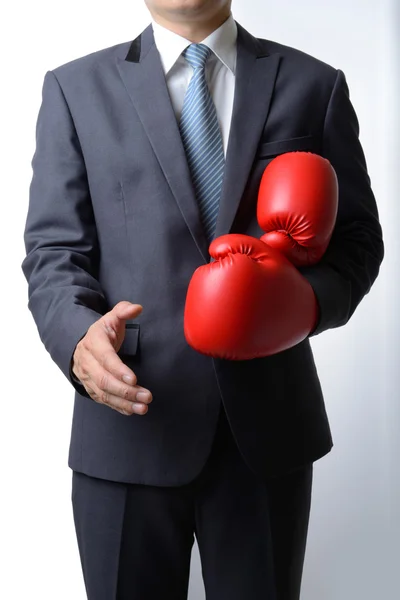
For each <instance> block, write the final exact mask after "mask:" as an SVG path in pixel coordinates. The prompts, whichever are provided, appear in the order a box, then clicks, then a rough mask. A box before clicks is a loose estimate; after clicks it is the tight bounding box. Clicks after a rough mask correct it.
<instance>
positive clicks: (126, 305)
mask: <svg viewBox="0 0 400 600" xmlns="http://www.w3.org/2000/svg"><path fill="white" fill-rule="evenodd" d="M142 310H143V306H142V305H141V304H133V303H132V302H128V301H127V300H122V301H121V302H118V304H116V305H115V306H114V308H113V309H112V310H111V311H110V313H109V314H110V315H112V317H116V318H117V319H119V320H122V321H125V320H126V319H135V318H136V317H138V316H139V315H140V313H141V312H142Z"/></svg>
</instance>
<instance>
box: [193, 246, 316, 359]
mask: <svg viewBox="0 0 400 600" xmlns="http://www.w3.org/2000/svg"><path fill="white" fill-rule="evenodd" d="M210 255H211V256H212V257H213V258H214V259H215V261H214V262H212V263H211V264H210V265H204V266H202V267H199V268H198V269H197V270H196V271H195V273H194V275H193V278H192V280H191V282H190V284H189V289H188V293H187V298H186V305H185V318H184V328H185V336H186V340H187V342H188V343H189V344H190V345H191V346H192V347H193V348H194V349H195V350H197V351H198V352H202V353H203V354H206V355H208V356H213V357H216V358H223V359H230V360H249V359H253V358H259V357H263V356H270V355H271V354H276V353H277V352H282V351H283V350H287V349H288V348H291V347H292V346H295V345H296V344H298V343H299V342H301V341H303V340H304V339H305V338H306V337H307V336H308V334H309V333H310V331H312V329H313V328H314V327H315V324H316V321H317V311H318V307H317V302H316V299H315V296H314V292H313V290H312V287H311V286H310V284H309V283H308V281H307V280H306V279H305V278H304V277H303V276H302V275H301V274H300V273H299V272H298V271H297V269H296V268H295V267H294V266H293V265H292V264H291V263H290V261H289V260H288V259H287V258H286V257H285V256H283V254H282V253H281V252H279V251H277V250H274V249H273V248H271V247H269V246H268V245H267V244H265V243H264V242H262V241H261V240H258V239H256V238H252V237H250V236H246V235H240V234H230V235H225V236H221V237H219V238H217V239H216V240H214V241H213V242H212V243H211V245H210Z"/></svg>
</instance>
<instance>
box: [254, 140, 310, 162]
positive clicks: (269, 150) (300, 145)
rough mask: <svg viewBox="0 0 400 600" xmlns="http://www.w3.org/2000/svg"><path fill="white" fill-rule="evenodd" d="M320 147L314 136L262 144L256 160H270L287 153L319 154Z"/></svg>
mask: <svg viewBox="0 0 400 600" xmlns="http://www.w3.org/2000/svg"><path fill="white" fill-rule="evenodd" d="M318 146H319V144H318V140H317V138H316V137H315V136H313V135H304V136H301V137H295V138H288V139H285V140H276V141H272V142H262V143H261V144H260V145H259V146H258V150H257V154H256V158H268V157H271V156H277V155H278V154H284V153H285V152H298V151H303V152H307V151H308V152H317V151H318Z"/></svg>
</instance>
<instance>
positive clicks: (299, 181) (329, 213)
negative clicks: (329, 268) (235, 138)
mask: <svg viewBox="0 0 400 600" xmlns="http://www.w3.org/2000/svg"><path fill="white" fill-rule="evenodd" d="M338 195H339V191H338V181H337V177H336V173H335V171H334V169H333V168H332V165H331V164H330V163H329V161H328V160H326V159H324V158H322V157H321V156H318V155H317V154H313V153H310V152H290V153H287V154H282V155H281V156H279V157H277V158H275V159H274V160H273V161H272V162H271V163H270V164H269V165H268V166H267V168H266V169H265V171H264V173H263V176H262V178H261V183H260V189H259V192H258V203H257V220H258V223H259V225H260V227H261V228H262V229H263V230H264V231H265V234H264V235H263V236H261V239H262V240H263V241H264V242H265V243H266V244H268V245H269V246H271V247H272V248H275V249H276V250H279V251H280V252H282V253H283V254H284V255H285V256H286V257H287V258H288V259H289V260H290V261H291V262H292V263H293V264H294V265H296V266H308V265H314V264H316V263H317V262H318V261H319V260H321V258H322V256H323V254H324V252H325V251H326V249H327V247H328V244H329V242H330V240H331V237H332V233H333V229H334V226H335V222H336V215H337V209H338Z"/></svg>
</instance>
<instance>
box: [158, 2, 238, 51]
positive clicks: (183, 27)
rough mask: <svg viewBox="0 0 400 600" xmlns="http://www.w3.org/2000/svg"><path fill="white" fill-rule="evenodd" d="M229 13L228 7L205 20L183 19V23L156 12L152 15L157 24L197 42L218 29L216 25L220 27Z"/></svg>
mask: <svg viewBox="0 0 400 600" xmlns="http://www.w3.org/2000/svg"><path fill="white" fill-rule="evenodd" d="M230 14H231V12H230V9H229V8H228V9H227V10H226V11H224V12H223V14H219V15H217V16H215V17H213V18H211V19H209V20H207V21H202V22H199V21H193V22H190V21H189V22H188V21H185V22H184V23H183V22H179V21H172V22H171V21H168V20H167V19H164V18H163V17H162V16H160V15H156V14H152V17H153V19H154V20H155V22H156V23H158V24H159V25H162V26H163V27H165V28H166V29H169V30H170V31H173V32H174V33H176V34H178V35H180V36H182V37H184V38H185V39H187V40H189V41H190V42H192V43H194V44H198V43H199V42H201V41H202V40H204V39H205V38H206V37H207V36H209V35H210V34H211V33H212V32H213V31H215V30H216V29H218V27H220V26H221V25H222V23H224V22H225V21H226V20H227V19H228V17H229V16H230Z"/></svg>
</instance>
